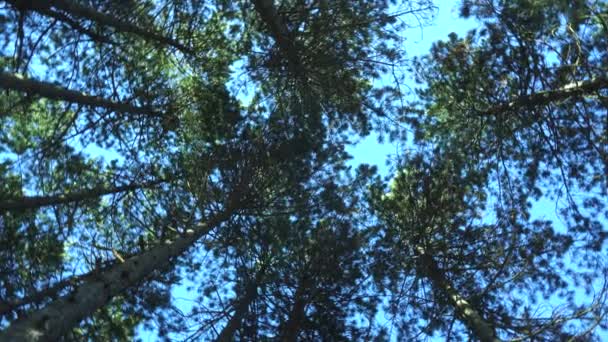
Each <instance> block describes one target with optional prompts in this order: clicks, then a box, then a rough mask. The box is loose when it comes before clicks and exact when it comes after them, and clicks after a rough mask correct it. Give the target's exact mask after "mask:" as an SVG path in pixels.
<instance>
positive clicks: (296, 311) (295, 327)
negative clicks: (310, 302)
mask: <svg viewBox="0 0 608 342" xmlns="http://www.w3.org/2000/svg"><path fill="white" fill-rule="evenodd" d="M308 288H309V281H308V280H307V279H306V278H303V279H302V281H301V282H300V284H299V286H298V289H297V290H296V293H295V296H294V303H293V306H292V307H291V311H290V312H289V316H288V317H287V322H285V324H284V325H283V327H282V329H281V341H297V338H298V335H299V334H300V330H301V327H302V323H303V322H304V319H305V318H306V312H305V309H306V304H307V303H306V298H305V297H306V293H307V292H308Z"/></svg>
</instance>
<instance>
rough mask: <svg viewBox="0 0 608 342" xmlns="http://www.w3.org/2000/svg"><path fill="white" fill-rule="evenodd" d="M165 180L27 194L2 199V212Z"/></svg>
mask: <svg viewBox="0 0 608 342" xmlns="http://www.w3.org/2000/svg"><path fill="white" fill-rule="evenodd" d="M164 182H166V181H164V180H160V181H152V182H146V183H143V184H127V185H121V186H116V187H96V188H93V189H90V190H82V191H77V192H72V193H67V194H62V195H55V196H25V197H20V198H13V199H7V200H4V201H0V212H2V211H4V210H24V209H34V208H40V207H44V206H49V205H58V204H66V203H72V202H79V201H83V200H87V199H92V198H97V197H101V196H105V195H112V194H117V193H121V192H127V191H134V190H138V189H146V188H152V187H154V186H156V185H159V184H162V183H164Z"/></svg>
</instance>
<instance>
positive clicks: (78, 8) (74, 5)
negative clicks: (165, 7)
mask: <svg viewBox="0 0 608 342" xmlns="http://www.w3.org/2000/svg"><path fill="white" fill-rule="evenodd" d="M7 1H8V2H9V3H11V4H13V5H14V6H15V7H17V8H19V9H27V10H33V11H36V12H38V13H40V14H43V15H49V14H50V13H49V11H48V9H49V7H53V8H55V9H58V10H60V11H64V12H66V13H68V14H70V15H73V16H76V17H80V18H84V19H87V20H90V21H93V22H95V23H97V24H99V25H101V26H109V27H113V28H114V29H116V30H117V31H120V32H125V33H132V34H135V35H138V36H140V37H141V38H143V39H145V40H146V41H149V42H158V43H161V44H164V45H168V46H172V47H174V48H176V49H178V50H180V51H181V52H183V53H185V54H194V51H193V50H192V49H190V48H188V47H186V46H185V45H183V44H181V43H180V42H178V41H176V40H175V39H172V38H169V37H165V36H163V35H162V34H161V33H159V32H158V31H150V30H145V29H143V28H141V27H138V26H136V25H134V24H132V23H129V22H126V21H123V20H120V19H118V18H116V17H115V16H113V15H110V14H105V13H101V12H98V11H96V10H95V9H93V8H90V7H87V6H83V5H81V4H79V3H78V2H74V1H70V0H50V1H48V2H45V3H42V2H41V3H39V4H37V2H38V1H34V2H31V4H30V6H27V5H23V2H22V1H19V0H7ZM49 16H52V17H54V18H56V19H58V20H61V21H64V22H65V20H62V19H61V18H60V17H58V16H56V15H49ZM68 24H69V25H70V26H72V24H71V23H69V22H68Z"/></svg>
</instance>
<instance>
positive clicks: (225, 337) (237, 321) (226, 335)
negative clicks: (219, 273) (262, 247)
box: [216, 268, 264, 342]
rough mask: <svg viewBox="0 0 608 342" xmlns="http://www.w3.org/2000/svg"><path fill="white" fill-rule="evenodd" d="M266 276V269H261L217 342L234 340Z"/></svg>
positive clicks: (238, 303)
mask: <svg viewBox="0 0 608 342" xmlns="http://www.w3.org/2000/svg"><path fill="white" fill-rule="evenodd" d="M263 276H264V268H262V269H260V270H259V271H258V272H257V273H256V276H255V279H253V280H252V281H251V282H250V283H249V284H248V285H247V288H246V290H245V295H244V296H243V297H242V298H241V299H239V301H238V302H237V304H236V306H235V310H234V315H232V317H231V318H230V320H229V321H228V323H227V324H226V326H225V327H224V329H222V332H221V333H220V334H219V336H218V337H217V339H216V341H217V342H230V341H233V340H234V333H235V332H236V331H237V330H238V329H239V328H240V326H241V322H242V321H243V317H244V316H245V315H246V314H247V312H249V306H250V305H251V303H253V301H254V300H255V299H256V298H257V295H258V287H259V286H260V282H261V281H262V277H263Z"/></svg>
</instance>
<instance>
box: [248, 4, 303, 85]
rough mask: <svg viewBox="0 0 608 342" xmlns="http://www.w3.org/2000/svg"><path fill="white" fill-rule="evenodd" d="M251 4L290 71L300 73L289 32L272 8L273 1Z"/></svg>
mask: <svg viewBox="0 0 608 342" xmlns="http://www.w3.org/2000/svg"><path fill="white" fill-rule="evenodd" d="M252 2H253V5H254V7H255V10H256V12H258V14H259V15H260V18H261V19H262V21H263V22H264V23H265V24H266V26H267V27H268V29H269V30H270V34H271V35H272V38H273V39H274V41H275V42H276V43H277V45H278V46H279V49H280V50H281V52H282V53H283V54H284V55H285V57H286V58H287V61H288V62H289V68H290V69H291V71H292V72H294V73H299V72H302V70H300V68H301V67H302V65H301V63H300V58H299V56H298V53H297V51H296V49H295V47H294V45H293V42H292V41H291V40H290V38H289V36H290V34H289V30H288V29H287V26H286V25H285V23H283V21H282V20H281V18H280V16H279V15H278V13H277V10H276V8H275V6H274V1H273V0H252Z"/></svg>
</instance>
